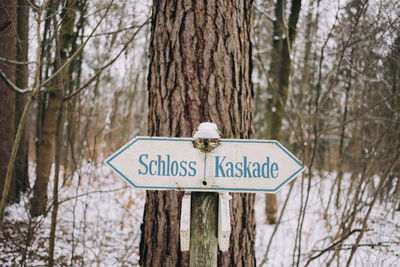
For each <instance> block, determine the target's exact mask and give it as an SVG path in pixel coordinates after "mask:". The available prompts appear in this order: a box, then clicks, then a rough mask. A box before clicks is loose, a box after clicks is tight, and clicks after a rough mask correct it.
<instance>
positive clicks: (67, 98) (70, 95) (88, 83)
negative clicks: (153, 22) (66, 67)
mask: <svg viewBox="0 0 400 267" xmlns="http://www.w3.org/2000/svg"><path fill="white" fill-rule="evenodd" d="M149 21H150V18H148V19H147V20H146V21H145V22H144V23H143V24H142V25H140V26H139V28H138V29H137V30H136V31H135V33H134V34H133V35H132V37H131V38H130V39H129V40H128V41H127V42H126V43H125V45H124V47H123V48H122V49H121V51H119V53H118V54H117V55H116V56H115V57H114V58H113V59H112V60H110V62H108V63H107V64H106V65H104V66H103V67H101V68H100V69H99V70H98V71H97V72H96V73H95V74H94V75H93V76H92V78H90V79H89V80H88V81H87V82H86V83H85V84H84V85H82V86H81V87H80V88H79V89H77V90H76V91H75V92H73V93H71V94H69V95H67V96H65V97H64V99H63V100H64V101H67V100H69V99H71V98H72V97H74V96H76V95H77V94H79V93H80V92H81V91H83V90H84V89H85V88H87V87H88V86H89V85H90V84H91V83H92V82H93V81H95V80H96V78H97V77H98V76H99V75H100V74H101V73H102V72H103V71H104V70H105V69H107V68H108V67H109V66H111V65H112V64H113V63H114V62H115V61H116V60H117V59H118V58H119V56H120V55H121V54H122V53H123V52H124V51H125V50H126V49H127V48H128V45H129V44H130V43H131V42H132V41H133V39H134V38H135V37H136V35H137V34H138V33H139V32H140V30H141V29H142V28H143V27H144V26H145V25H147V24H148V23H149Z"/></svg>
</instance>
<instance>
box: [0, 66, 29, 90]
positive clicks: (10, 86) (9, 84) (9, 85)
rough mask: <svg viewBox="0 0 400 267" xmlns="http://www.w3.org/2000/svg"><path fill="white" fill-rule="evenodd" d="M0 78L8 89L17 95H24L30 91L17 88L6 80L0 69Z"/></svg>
mask: <svg viewBox="0 0 400 267" xmlns="http://www.w3.org/2000/svg"><path fill="white" fill-rule="evenodd" d="M0 77H1V78H2V79H3V81H4V82H5V83H6V84H7V85H8V87H9V88H10V89H12V90H14V91H16V92H17V93H20V94H25V93H27V92H31V91H32V90H30V89H28V88H25V89H21V88H18V87H17V86H16V85H15V84H14V83H13V82H12V81H11V80H10V79H8V77H7V75H6V74H5V73H4V72H3V71H2V70H1V69H0Z"/></svg>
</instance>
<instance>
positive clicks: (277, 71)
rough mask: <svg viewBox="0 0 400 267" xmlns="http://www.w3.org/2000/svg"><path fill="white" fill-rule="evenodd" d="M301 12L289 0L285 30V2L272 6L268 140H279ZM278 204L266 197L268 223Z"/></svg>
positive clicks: (295, 0)
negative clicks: (293, 47)
mask: <svg viewBox="0 0 400 267" xmlns="http://www.w3.org/2000/svg"><path fill="white" fill-rule="evenodd" d="M300 8H301V0H292V3H291V7H290V16H289V23H288V28H286V26H285V25H286V23H285V10H286V1H285V0H278V1H277V2H276V4H275V17H276V20H275V21H274V36H273V40H272V54H271V65H270V71H269V79H270V83H269V86H268V93H269V95H270V96H271V98H270V99H269V101H268V104H267V127H268V128H267V129H268V130H267V138H268V139H273V140H280V139H281V128H282V119H283V115H284V107H285V104H286V99H287V96H288V87H289V76H290V70H291V65H292V61H291V59H290V51H291V46H292V43H293V40H294V37H295V36H296V29H297V21H298V19H299V13H300ZM277 210H278V203H277V200H276V195H275V194H267V196H266V208H265V211H266V214H267V223H270V224H274V223H275V222H276V212H277Z"/></svg>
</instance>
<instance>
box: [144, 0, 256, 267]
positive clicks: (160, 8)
mask: <svg viewBox="0 0 400 267" xmlns="http://www.w3.org/2000/svg"><path fill="white" fill-rule="evenodd" d="M152 11H153V14H152V29H151V39H150V49H149V50H150V55H149V56H150V68H149V75H148V90H149V115H148V134H149V135H152V136H186V137H187V136H192V133H193V131H194V129H195V128H196V127H197V126H198V125H199V124H200V123H201V122H204V121H211V122H214V123H216V124H217V125H218V127H219V129H220V131H221V132H222V136H223V137H227V138H233V137H234V138H249V137H251V136H252V134H253V131H254V130H253V107H252V97H253V90H252V84H251V68H252V65H251V41H250V40H251V37H252V36H251V34H252V33H251V30H252V13H253V11H252V1H251V0H250V1H246V0H243V1H233V0H231V1H217V0H214V1H207V2H186V1H182V0H179V1H167V0H163V1H154V3H153V10H152ZM181 199H182V193H178V192H160V191H147V193H146V204H145V210H144V216H143V224H142V226H141V227H142V238H141V244H140V264H141V265H142V266H187V265H188V258H189V257H188V256H189V255H188V253H181V252H180V244H179V222H180V207H181ZM253 207H254V194H234V196H233V200H232V201H231V208H232V209H231V223H232V234H231V246H230V250H229V252H226V253H221V254H220V255H219V265H221V266H255V253H254V242H255V218H254V209H253Z"/></svg>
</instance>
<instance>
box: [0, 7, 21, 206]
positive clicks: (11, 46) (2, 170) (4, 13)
mask: <svg viewBox="0 0 400 267" xmlns="http://www.w3.org/2000/svg"><path fill="white" fill-rule="evenodd" d="M16 33H17V1H15V0H1V1H0V57H2V58H7V59H11V60H15V59H16V54H17V49H16V48H17V46H16V43H17V34H16ZM0 69H1V70H2V71H3V72H4V73H5V74H6V75H7V77H8V79H9V80H10V81H12V82H13V83H15V64H9V63H5V62H2V61H0ZM0 114H1V115H0V192H1V194H2V193H3V186H4V181H5V177H6V172H7V165H8V161H9V159H10V155H11V149H12V144H13V140H14V121H15V92H14V91H12V90H11V89H10V88H9V87H8V85H7V84H6V83H5V82H4V81H3V80H2V79H0ZM8 192H9V193H8V196H7V201H16V197H17V193H16V183H15V176H14V175H13V177H12V179H11V183H10V188H9V191H8Z"/></svg>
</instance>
